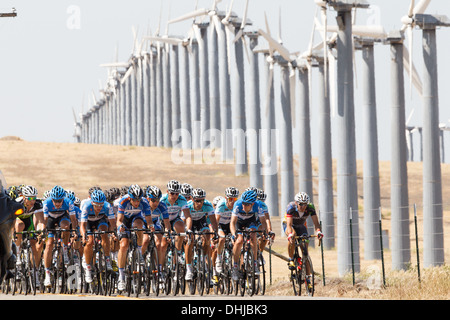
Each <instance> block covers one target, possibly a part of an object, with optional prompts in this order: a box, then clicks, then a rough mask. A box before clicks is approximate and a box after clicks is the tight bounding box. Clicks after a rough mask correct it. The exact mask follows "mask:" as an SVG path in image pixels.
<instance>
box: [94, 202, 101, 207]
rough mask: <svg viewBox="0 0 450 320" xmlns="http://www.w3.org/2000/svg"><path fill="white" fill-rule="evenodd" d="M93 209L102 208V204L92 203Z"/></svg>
mask: <svg viewBox="0 0 450 320" xmlns="http://www.w3.org/2000/svg"><path fill="white" fill-rule="evenodd" d="M92 205H93V206H94V207H103V203H97V202H92Z"/></svg>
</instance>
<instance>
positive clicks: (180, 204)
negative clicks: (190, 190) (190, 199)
mask: <svg viewBox="0 0 450 320" xmlns="http://www.w3.org/2000/svg"><path fill="white" fill-rule="evenodd" d="M180 191H181V186H180V183H179V182H178V181H177V180H170V181H169V182H168V183H167V193H165V194H164V195H163V196H162V197H161V200H160V201H161V202H164V203H165V204H166V206H167V209H168V211H169V220H170V225H171V228H172V230H173V231H175V232H176V233H182V232H184V231H186V232H187V233H190V234H192V230H191V228H192V217H191V213H190V212H189V207H188V204H187V201H186V198H185V197H183V196H182V195H180ZM181 212H183V217H184V219H185V222H184V221H183V220H182V219H181ZM183 241H184V237H183V236H176V237H175V248H176V249H177V251H178V256H180V255H181V250H182V249H183ZM184 250H185V251H184V252H185V256H186V264H189V265H190V264H191V262H192V257H190V256H189V254H188V248H187V246H186V247H185V248H184ZM193 276H194V274H193V273H192V268H188V267H187V268H186V277H185V278H186V280H192V278H193Z"/></svg>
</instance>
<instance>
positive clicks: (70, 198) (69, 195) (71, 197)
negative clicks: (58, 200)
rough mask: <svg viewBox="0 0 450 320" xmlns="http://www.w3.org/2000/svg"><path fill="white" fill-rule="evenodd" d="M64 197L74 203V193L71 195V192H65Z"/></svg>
mask: <svg viewBox="0 0 450 320" xmlns="http://www.w3.org/2000/svg"><path fill="white" fill-rule="evenodd" d="M66 197H67V198H68V199H69V200H70V201H72V202H73V203H75V200H76V197H75V193H73V192H67V195H66Z"/></svg>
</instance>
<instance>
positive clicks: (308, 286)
mask: <svg viewBox="0 0 450 320" xmlns="http://www.w3.org/2000/svg"><path fill="white" fill-rule="evenodd" d="M306 266H309V270H310V273H311V274H309V275H307V274H306ZM302 278H303V281H304V284H305V290H306V293H307V294H308V296H310V297H312V296H314V269H313V264H312V260H311V257H310V256H307V257H303V269H302Z"/></svg>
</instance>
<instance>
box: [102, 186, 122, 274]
mask: <svg viewBox="0 0 450 320" xmlns="http://www.w3.org/2000/svg"><path fill="white" fill-rule="evenodd" d="M105 196H106V201H108V203H109V205H110V206H111V208H112V210H113V214H114V217H116V221H117V211H118V209H119V201H120V198H121V192H120V189H119V188H114V187H113V188H111V189H109V191H108V192H105ZM109 240H110V249H111V260H112V261H111V264H112V267H113V270H114V272H117V271H118V270H119V269H118V267H117V255H118V252H119V241H118V239H117V237H115V236H113V237H110V238H109Z"/></svg>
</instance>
